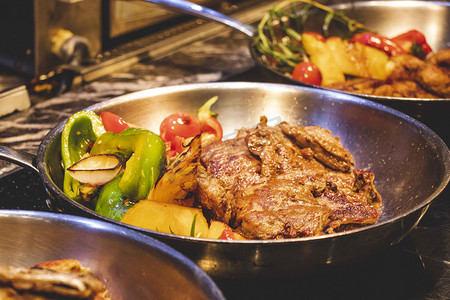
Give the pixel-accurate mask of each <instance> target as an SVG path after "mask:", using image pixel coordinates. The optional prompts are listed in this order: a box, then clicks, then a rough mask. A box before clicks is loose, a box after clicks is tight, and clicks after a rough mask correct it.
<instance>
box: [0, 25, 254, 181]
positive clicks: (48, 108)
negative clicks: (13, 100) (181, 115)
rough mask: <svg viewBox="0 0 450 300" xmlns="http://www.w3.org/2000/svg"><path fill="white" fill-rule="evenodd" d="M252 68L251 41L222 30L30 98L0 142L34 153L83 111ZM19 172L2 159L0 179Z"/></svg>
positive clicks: (1, 130) (0, 123)
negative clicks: (132, 95)
mask: <svg viewBox="0 0 450 300" xmlns="http://www.w3.org/2000/svg"><path fill="white" fill-rule="evenodd" d="M252 67H254V62H253V60H252V58H251V55H250V51H249V48H248V39H247V38H246V37H245V36H244V35H243V34H240V33H238V32H234V31H229V30H224V32H223V33H222V34H219V35H218V36H214V37H212V38H210V39H206V40H200V41H197V42H194V43H193V44H191V45H190V46H188V47H184V48H182V49H180V50H179V51H177V52H175V53H173V54H171V55H169V56H166V57H164V58H161V59H158V60H155V61H153V60H151V59H147V60H143V61H140V62H138V63H137V64H135V65H133V66H132V67H131V68H130V69H126V70H123V71H120V72H115V73H112V74H109V75H108V76H106V77H104V78H102V79H99V80H96V81H94V82H91V83H87V84H84V85H82V86H78V87H75V88H72V89H71V90H70V91H68V92H66V93H63V94H61V95H58V96H55V97H52V98H50V99H46V100H45V101H42V100H41V99H40V98H36V99H34V98H33V96H32V95H31V103H32V105H31V107H30V108H29V109H26V110H24V111H20V112H15V113H13V114H11V115H8V116H6V117H3V118H0V144H3V145H5V146H9V147H13V148H14V149H18V150H23V151H27V152H29V153H32V154H36V153H37V149H38V147H39V144H40V142H41V140H42V138H43V137H44V136H45V135H46V134H47V132H48V131H49V130H50V129H51V128H53V127H54V126H55V125H56V124H58V123H59V122H61V121H62V120H64V119H65V118H67V117H69V116H70V115H71V114H72V113H74V112H76V111H78V110H81V109H83V108H85V107H88V106H90V105H93V104H95V103H98V102H101V101H105V100H109V99H111V98H114V97H118V96H121V95H124V94H128V93H132V92H135V91H140V90H144V89H150V88H155V87H162V86H170V85H179V84H188V83H202V82H213V81H222V80H226V79H227V78H229V77H231V76H234V75H236V74H240V73H242V72H245V71H246V70H248V69H250V68H252ZM15 169H17V166H15V165H13V164H10V163H6V162H4V161H0V176H2V175H3V174H8V173H10V172H11V171H13V170H15Z"/></svg>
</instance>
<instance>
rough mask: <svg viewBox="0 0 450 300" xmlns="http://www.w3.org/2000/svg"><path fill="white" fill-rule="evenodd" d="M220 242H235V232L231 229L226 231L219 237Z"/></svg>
mask: <svg viewBox="0 0 450 300" xmlns="http://www.w3.org/2000/svg"><path fill="white" fill-rule="evenodd" d="M219 239H220V240H234V232H233V231H232V230H230V229H224V230H223V231H222V234H221V235H220V237H219Z"/></svg>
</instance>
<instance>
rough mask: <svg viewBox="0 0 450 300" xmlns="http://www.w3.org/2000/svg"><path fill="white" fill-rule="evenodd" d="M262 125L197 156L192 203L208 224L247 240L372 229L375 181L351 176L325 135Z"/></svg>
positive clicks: (340, 151) (342, 152)
mask: <svg viewBox="0 0 450 300" xmlns="http://www.w3.org/2000/svg"><path fill="white" fill-rule="evenodd" d="M266 122H267V119H266V118H265V117H262V118H261V122H260V124H258V126H257V127H256V128H253V129H248V130H240V131H239V137H237V138H235V139H231V140H227V141H222V142H218V143H214V144H212V145H209V146H208V147H207V148H205V149H204V150H203V151H202V155H201V157H200V158H201V166H200V167H199V174H198V180H197V182H198V191H197V192H198V195H197V196H198V200H199V202H200V203H201V204H202V206H203V208H204V209H206V210H208V211H211V212H212V215H213V216H214V218H216V219H218V220H221V221H223V222H225V223H227V224H228V225H230V226H231V227H233V228H235V229H236V230H237V231H238V232H239V233H240V234H242V235H243V236H244V237H246V238H250V239H279V238H295V237H304V236H317V235H320V234H324V233H332V232H336V231H340V230H342V229H343V228H345V227H349V226H361V225H362V224H370V223H374V222H376V221H377V219H378V218H379V208H380V206H381V198H380V196H379V194H378V193H377V192H376V190H375V187H374V185H373V180H374V174H373V173H371V172H367V171H363V170H358V169H353V165H354V159H353V157H352V156H351V154H350V152H348V151H347V150H346V149H345V148H344V147H343V146H342V144H341V143H340V142H339V140H338V139H337V138H336V137H334V136H333V135H332V134H331V132H329V131H328V130H326V129H323V128H321V127H317V126H314V127H308V129H306V130H304V128H305V127H299V126H291V125H289V124H288V123H286V122H283V123H281V124H279V125H277V126H274V127H268V126H267V123H266ZM305 132H306V133H305ZM299 136H301V137H299ZM305 136H306V137H305ZM306 139H307V140H308V142H307V143H306V142H304V140H306ZM298 140H300V142H299V141H298Z"/></svg>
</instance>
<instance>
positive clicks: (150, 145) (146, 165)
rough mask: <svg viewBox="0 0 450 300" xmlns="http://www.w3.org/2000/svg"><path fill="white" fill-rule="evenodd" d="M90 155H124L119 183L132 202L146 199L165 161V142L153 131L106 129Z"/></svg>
mask: <svg viewBox="0 0 450 300" xmlns="http://www.w3.org/2000/svg"><path fill="white" fill-rule="evenodd" d="M91 154H93V155H95V154H114V155H119V156H122V157H124V158H125V160H126V159H127V158H128V160H127V162H126V166H125V171H124V173H123V176H122V178H121V180H120V182H119V187H120V189H121V190H122V192H123V195H124V196H125V197H126V198H128V199H129V200H132V201H138V200H141V199H145V198H147V195H148V193H149V192H150V191H151V190H152V189H153V187H154V186H155V184H156V181H157V180H158V178H159V176H160V174H161V171H162V170H163V168H164V166H165V163H166V145H165V144H164V142H163V140H162V139H161V138H160V137H159V136H158V135H157V134H155V133H153V132H151V131H149V130H146V129H142V128H128V129H125V130H124V131H122V132H120V133H117V134H116V133H114V132H106V133H104V134H103V135H102V136H100V137H99V138H98V140H97V141H96V142H95V143H94V145H93V146H92V149H91Z"/></svg>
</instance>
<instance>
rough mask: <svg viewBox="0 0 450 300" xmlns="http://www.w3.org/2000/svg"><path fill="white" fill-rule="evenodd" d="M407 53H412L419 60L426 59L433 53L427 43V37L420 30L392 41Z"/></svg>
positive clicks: (411, 31)
mask: <svg viewBox="0 0 450 300" xmlns="http://www.w3.org/2000/svg"><path fill="white" fill-rule="evenodd" d="M391 40H392V41H393V42H395V43H396V44H398V45H399V46H400V47H402V48H403V50H405V51H406V52H407V53H411V54H412V55H415V56H417V57H419V58H424V57H425V56H427V55H428V54H429V53H431V52H433V50H432V49H431V47H430V45H428V43H427V39H426V38H425V35H424V34H423V33H422V32H420V31H418V30H410V31H407V32H405V33H402V34H400V35H397V36H396V37H394V38H392V39H391Z"/></svg>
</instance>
